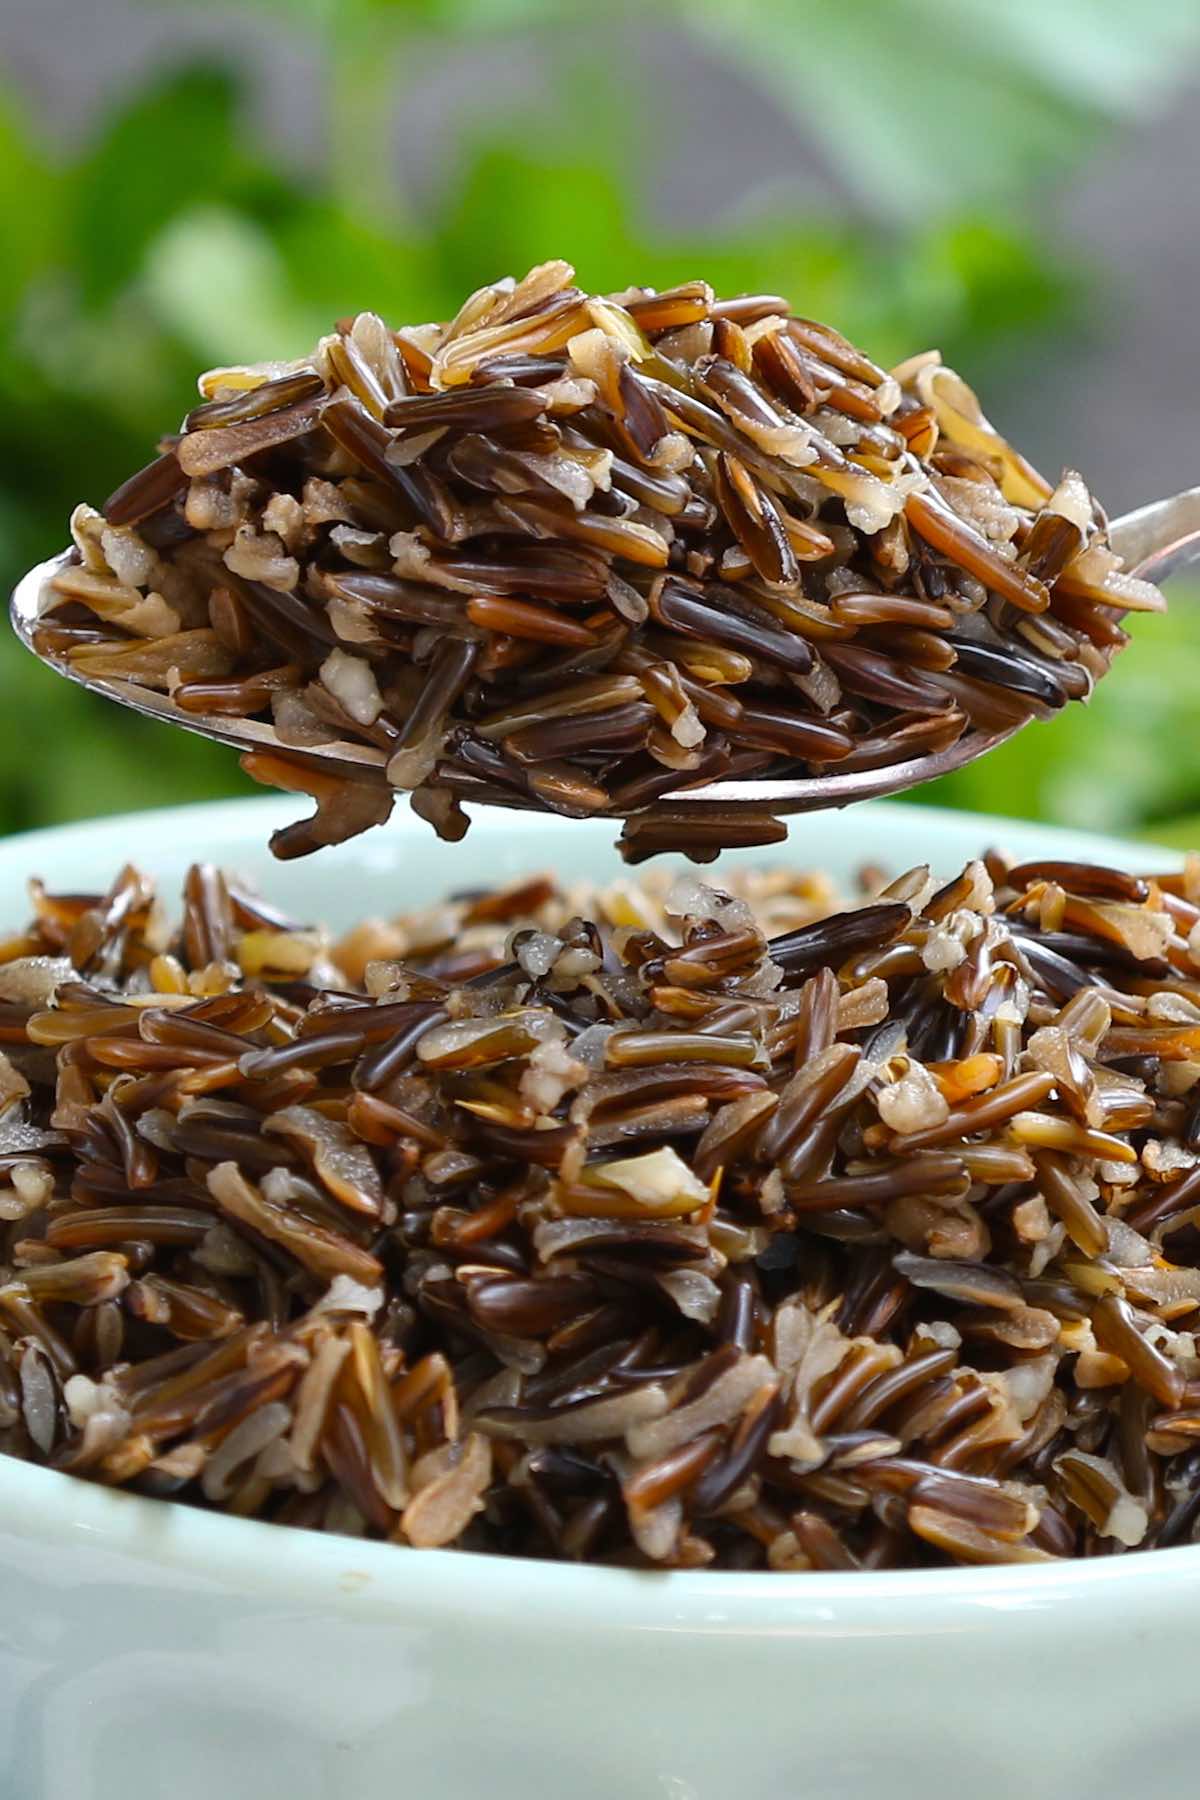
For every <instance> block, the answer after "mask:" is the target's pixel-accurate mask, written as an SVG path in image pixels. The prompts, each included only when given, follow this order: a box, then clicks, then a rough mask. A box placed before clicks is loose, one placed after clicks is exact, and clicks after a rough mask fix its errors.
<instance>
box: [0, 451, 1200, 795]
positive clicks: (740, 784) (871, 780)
mask: <svg viewBox="0 0 1200 1800" xmlns="http://www.w3.org/2000/svg"><path fill="white" fill-rule="evenodd" d="M1109 541H1110V543H1111V545H1112V548H1113V549H1114V550H1115V551H1116V553H1117V554H1118V555H1119V556H1120V557H1121V558H1122V559H1123V561H1124V565H1125V569H1126V572H1127V573H1129V574H1131V575H1139V576H1141V577H1143V578H1144V579H1146V580H1148V581H1162V580H1164V579H1165V578H1166V577H1167V576H1168V575H1170V574H1171V573H1172V572H1173V571H1175V570H1176V569H1180V568H1184V567H1186V566H1187V565H1188V564H1189V563H1191V562H1193V561H1197V560H1200V487H1195V488H1189V489H1187V490H1186V491H1185V492H1183V493H1181V494H1175V495H1172V497H1171V498H1170V499H1166V500H1155V501H1152V502H1151V503H1150V504H1149V505H1148V506H1142V507H1139V508H1138V509H1137V511H1136V512H1131V513H1126V514H1125V516H1124V517H1123V518H1120V519H1116V520H1114V521H1113V522H1112V523H1111V524H1110V525H1109ZM67 560H68V553H67V552H64V553H63V554H62V555H61V556H56V557H52V558H51V559H50V561H49V562H44V563H39V564H38V565H37V567H35V568H33V569H30V571H29V573H28V574H27V575H25V576H24V577H23V578H22V580H21V581H20V582H18V584H17V586H16V588H15V589H14V591H13V596H12V602H11V605H10V614H11V618H12V624H13V629H14V630H15V632H16V634H17V636H18V637H19V638H20V640H21V642H22V643H23V644H24V645H25V647H26V648H27V649H28V650H31V651H32V652H33V654H34V655H35V656H39V657H40V660H42V661H43V662H45V663H46V664H47V666H48V667H50V668H52V669H54V670H55V671H56V672H57V673H58V674H60V675H65V676H67V677H68V679H69V680H71V681H77V682H78V683H79V684H80V686H81V687H85V688H89V689H90V690H91V691H92V692H93V693H97V694H103V695H104V697H105V699H107V700H115V701H116V702H117V703H118V705H120V706H128V707H130V708H131V709H132V710H133V711H134V712H139V713H144V714H146V715H147V717H149V718H152V719H165V720H166V721H168V722H169V723H170V724H173V725H179V726H182V727H183V729H184V730H185V731H194V732H196V733H198V734H199V736H201V737H207V738H213V739H214V740H215V741H216V742H217V743H221V744H229V745H231V746H232V747H233V748H234V749H235V750H258V751H278V752H280V753H282V754H284V755H286V756H288V757H289V758H291V759H292V760H293V761H301V762H304V763H307V764H309V765H310V766H313V767H316V768H319V769H321V770H323V771H324V772H326V773H327V774H333V775H338V776H341V777H346V778H350V779H354V780H360V781H383V780H384V779H385V774H384V770H385V765H386V763H387V756H386V754H385V752H384V751H382V750H379V749H376V748H375V747H374V746H372V745H369V744H355V743H350V742H347V741H346V740H344V739H338V740H336V741H334V742H332V743H328V744H321V745H315V746H313V747H312V748H311V749H306V750H304V751H297V750H296V749H294V748H292V747H291V746H288V745H285V744H283V743H281V742H280V740H279V737H278V736H277V734H276V731H275V727H274V726H273V725H271V724H268V723H266V722H265V721H263V720H261V719H231V718H224V717H221V716H219V715H215V714H197V713H190V712H185V711H184V710H183V708H182V707H179V706H177V705H176V704H175V702H174V701H173V700H172V699H171V698H170V696H169V695H168V694H160V693H157V692H156V691H155V690H153V689H151V688H144V687H139V686H137V685H136V684H135V683H133V682H129V681H120V680H104V679H97V678H95V677H88V676H86V675H83V674H81V673H80V672H79V671H78V670H77V669H75V668H73V667H72V666H71V665H70V663H69V662H67V660H66V659H65V658H57V657H53V656H48V655H41V653H40V652H39V650H38V649H37V646H36V644H35V642H34V633H35V631H36V628H37V626H38V623H39V621H40V618H41V615H42V611H43V605H44V597H45V596H46V595H47V592H48V584H49V583H50V581H51V580H52V579H53V578H54V576H55V575H56V574H57V573H58V572H59V570H60V569H61V568H62V567H63V566H64V565H65V563H66V562H67ZM1027 723H1028V720H1022V721H1020V723H1018V724H1016V725H1013V726H1011V727H1010V728H1009V729H1007V730H1005V731H992V732H986V731H980V730H975V731H967V732H964V734H963V736H962V737H960V738H959V739H958V741H957V742H956V743H954V744H952V745H951V746H950V747H949V749H947V750H941V751H936V752H933V753H931V754H929V755H925V756H919V757H914V758H912V759H911V760H910V761H908V762H902V763H893V764H891V765H890V766H888V767H885V768H881V769H861V770H855V771H852V772H851V773H849V774H841V775H839V774H838V773H837V771H836V767H835V768H834V770H833V772H831V773H830V774H827V775H818V776H799V777H788V778H786V779H781V780H775V781H772V780H753V779H748V780H741V781H714V782H710V783H709V784H708V785H707V786H704V787H690V788H681V789H680V790H679V791H678V792H677V793H674V794H669V795H666V796H665V797H664V799H663V800H661V801H659V802H657V803H656V805H664V804H678V803H680V802H687V803H689V804H690V803H692V802H699V803H701V804H703V803H713V804H717V805H721V806H725V807H729V806H734V807H736V806H738V805H749V804H753V805H754V806H755V807H756V808H757V809H759V810H760V811H761V810H762V809H763V808H764V807H769V808H770V809H772V810H774V811H776V812H782V813H800V812H815V811H819V810H820V809H821V808H823V807H827V806H846V805H848V804H849V803H850V802H851V801H853V800H869V799H874V798H876V797H877V796H879V795H881V794H895V793H899V792H901V791H902V790H903V789H904V788H910V787H913V786H915V785H916V784H917V783H918V782H922V781H929V780H932V779H933V778H934V777H935V776H937V775H946V774H949V773H950V772H951V770H953V769H961V768H963V767H965V765H966V764H967V763H970V762H974V760H975V758H976V757H977V756H982V755H983V754H984V753H985V751H988V750H991V749H992V748H994V746H995V745H997V744H1000V743H1003V742H1004V740H1005V739H1006V738H1010V737H1012V736H1013V735H1014V734H1015V733H1016V732H1017V731H1020V730H1021V728H1022V726H1023V725H1024V724H1027ZM462 798H464V799H468V800H469V799H470V795H469V794H465V793H464V794H463V795H462ZM647 810H652V809H647Z"/></svg>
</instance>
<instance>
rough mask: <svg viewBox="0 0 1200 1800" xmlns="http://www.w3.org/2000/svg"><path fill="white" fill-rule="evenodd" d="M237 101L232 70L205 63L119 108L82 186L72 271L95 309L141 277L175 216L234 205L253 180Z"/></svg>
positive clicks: (79, 180) (82, 169)
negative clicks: (230, 201)
mask: <svg viewBox="0 0 1200 1800" xmlns="http://www.w3.org/2000/svg"><path fill="white" fill-rule="evenodd" d="M238 104H239V92H238V86H237V83H236V82H235V81H234V79H233V76H232V75H231V74H230V73H229V71H228V70H227V69H224V68H220V67H216V66H209V65H205V64H199V65H193V66H191V67H188V68H184V69H181V70H177V71H175V72H173V73H172V74H170V75H168V76H166V77H163V78H161V79H159V80H157V81H155V82H153V83H152V84H151V85H150V86H149V87H147V88H146V89H144V90H142V91H141V92H139V93H137V94H135V96H134V97H133V99H132V100H125V101H124V102H123V103H119V104H118V105H117V107H116V108H115V110H114V111H113V112H112V114H111V115H110V117H109V120H108V123H107V126H106V128H105V129H104V130H103V131H102V133H101V135H100V137H99V140H98V142H97V143H96V144H95V145H94V147H93V148H92V149H91V150H90V152H89V153H88V154H87V155H86V156H85V158H84V159H83V161H82V162H81V163H80V165H79V167H78V169H77V171H76V174H75V180H74V193H73V197H72V200H73V204H72V215H73V238H74V245H73V248H74V267H75V272H76V274H77V275H78V277H79V280H80V284H81V287H82V291H83V295H84V298H85V300H86V301H87V303H88V304H89V305H92V306H95V307H99V306H101V305H103V304H104V303H105V302H107V301H109V300H111V299H112V297H113V296H114V295H115V294H116V293H117V292H118V291H119V290H120V289H121V288H122V287H124V286H125V285H126V283H127V282H128V281H129V280H130V279H131V277H133V276H135V275H136V274H137V273H138V271H139V269H140V267H141V264H142V260H143V258H144V256H145V254H146V251H147V249H148V248H149V246H150V244H151V243H152V242H153V241H154V239H155V238H156V237H157V236H158V234H159V232H161V231H162V230H163V228H164V227H165V226H166V225H167V223H168V222H169V221H170V220H171V219H174V218H177V217H179V216H180V215H181V214H184V213H188V212H192V211H194V210H195V209H196V208H197V207H198V206H200V205H202V204H205V203H208V204H212V203H215V202H219V201H222V200H224V199H226V198H227V197H228V196H229V195H230V194H231V193H232V192H234V191H235V190H236V189H237V188H238V187H239V186H240V185H241V184H242V183H243V182H244V181H246V180H247V179H248V177H249V174H250V168H249V165H248V164H246V163H245V162H243V160H242V158H241V154H240V151H239V149H238V145H237V109H238Z"/></svg>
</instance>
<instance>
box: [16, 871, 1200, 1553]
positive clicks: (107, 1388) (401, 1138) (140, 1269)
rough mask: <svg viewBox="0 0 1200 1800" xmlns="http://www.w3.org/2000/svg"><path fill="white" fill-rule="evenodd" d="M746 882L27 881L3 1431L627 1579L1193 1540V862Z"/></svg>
mask: <svg viewBox="0 0 1200 1800" xmlns="http://www.w3.org/2000/svg"><path fill="white" fill-rule="evenodd" d="M734 882H735V891H733V892H730V893H724V892H715V891H714V890H712V889H707V888H704V887H702V886H701V884H700V883H699V882H698V881H697V880H696V879H695V878H694V877H692V876H687V877H685V878H683V880H681V881H680V882H679V883H678V884H677V885H676V886H675V887H674V888H673V889H670V888H669V883H668V880H667V879H661V878H659V876H658V873H657V872H654V873H653V874H652V876H651V878H650V879H649V880H648V881H647V882H646V883H645V884H644V885H643V886H641V887H636V888H635V887H634V886H632V885H631V884H630V883H629V882H628V881H622V882H618V883H615V884H613V885H612V886H611V887H608V888H602V889H599V890H592V891H591V892H587V891H584V890H576V891H572V892H567V893H564V892H562V891H561V890H560V889H558V888H557V887H556V886H555V883H554V882H553V881H552V880H550V879H546V878H541V877H537V878H533V879H530V880H528V881H526V882H524V883H522V884H520V885H519V886H518V887H516V888H510V889H508V890H505V891H500V892H476V893H473V894H469V895H465V896H459V897H457V898H455V899H452V900H450V901H447V902H446V903H444V904H443V905H441V906H436V907H433V908H428V909H426V910H425V911H423V912H421V913H410V914H408V915H407V916H403V917H401V918H399V919H398V920H394V921H391V922H388V923H383V922H379V921H375V922H370V923H367V924H364V925H362V926H360V927H359V928H358V929H357V930H356V931H353V932H351V933H350V934H349V935H348V936H347V937H345V938H343V939H342V940H341V941H340V942H338V943H334V944H330V943H329V942H328V941H327V940H325V939H324V938H323V937H322V935H321V934H320V933H319V932H317V931H314V930H312V929H310V928H308V927H307V926H305V925H304V923H303V922H298V921H292V920H289V919H286V918H283V917H281V916H280V915H279V914H278V913H275V912H274V911H272V909H271V908H269V907H268V906H266V905H265V904H264V903H263V902H262V901H261V900H259V899H258V898H257V897H255V896H254V895H251V894H249V893H247V892H245V891H243V890H242V889H240V888H239V887H237V886H236V885H235V884H233V883H227V882H226V881H225V880H224V879H223V878H222V877H221V875H220V874H218V873H217V872H216V871H215V870H214V869H212V868H205V867H197V868H194V869H193V870H192V871H191V873H190V874H189V876H188V878H187V883H186V890H185V896H184V912H183V919H182V923H181V925H179V926H178V927H173V926H172V924H171V923H170V921H169V920H168V918H167V916H166V914H165V912H164V911H163V910H162V908H161V907H160V906H159V904H158V902H157V901H156V899H155V895H154V892H153V889H152V887H151V884H150V883H149V882H148V881H146V880H145V879H144V878H143V877H141V876H140V875H139V874H138V873H137V871H136V870H134V869H132V868H128V867H127V868H125V869H122V870H121V871H120V872H119V873H118V875H117V877H116V879H115V881H114V882H113V884H112V886H111V887H110V888H109V889H108V891H107V892H106V893H103V894H70V895H53V894H48V893H46V892H45V891H44V890H43V889H42V888H41V887H40V886H39V885H38V884H36V883H35V884H34V889H33V892H34V903H35V912H34V917H33V919H32V921H31V922H30V923H29V925H28V926H27V927H26V928H25V930H24V931H21V932H18V933H16V934H15V935H13V936H11V937H9V938H8V939H7V940H5V941H4V942H3V944H2V945H0V1038H2V1041H3V1052H2V1053H0V1453H3V1452H7V1453H8V1454H10V1455H14V1456H18V1457H23V1458H28V1459H32V1460H33V1461H36V1462H38V1463H42V1464H45V1465H47V1466H49V1467H50V1468H53V1469H56V1470H59V1471H63V1472H65V1473H69V1474H73V1475H77V1476H83V1477H86V1478H87V1479H89V1480H92V1481H98V1482H102V1483H105V1484H108V1485H110V1486H125V1487H129V1488H132V1489H135V1490H137V1491H138V1492H141V1493H143V1494H147V1495H157V1496H162V1497H170V1498H175V1499H178V1500H183V1501H188V1502H192V1503H194V1504H199V1505H204V1506H208V1507H214V1508H219V1509H224V1510H228V1511H230V1512H233V1513H235V1514H238V1515H241V1516H255V1517H259V1518H261V1519H264V1520H268V1521H275V1522H277V1523H280V1524H291V1525H299V1526H305V1527H308V1528H311V1529H315V1530H327V1531H335V1532H348V1533H353V1534H358V1535H366V1536H370V1537H373V1538H378V1539H385V1540H390V1541H392V1542H395V1543H398V1544H407V1545H413V1546H422V1547H423V1546H435V1545H454V1546H456V1547H458V1548H462V1549H465V1550H481V1551H492V1552H499V1553H502V1554H515V1555H533V1556H544V1557H554V1558H562V1559H573V1560H589V1561H595V1562H602V1563H617V1564H633V1565H635V1566H642V1567H645V1566H676V1567H689V1568H700V1567H704V1566H712V1567H718V1568H734V1569H763V1570H807V1569H838V1570H856V1569H876V1568H892V1567H904V1566H911V1565H922V1564H938V1563H944V1562H946V1561H952V1562H959V1563H979V1562H984V1563H1008V1562H1019V1563H1030V1562H1043V1561H1047V1560H1051V1559H1054V1558H1060V1557H1070V1556H1076V1555H1087V1556H1093V1555H1112V1554H1121V1553H1123V1552H1125V1551H1126V1550H1129V1549H1133V1548H1151V1547H1167V1546H1170V1545H1173V1544H1182V1543H1189V1542H1195V1541H1197V1539H1198V1538H1200V1338H1198V1337H1197V1331H1198V1329H1200V1104H1198V1100H1197V1096H1198V1095H1200V866H1192V865H1189V866H1188V868H1187V869H1186V870H1185V871H1184V872H1183V873H1182V874H1171V875H1163V876H1159V877H1157V878H1153V877H1146V878H1144V879H1143V878H1141V877H1138V876H1135V875H1129V874H1126V873H1124V872H1122V871H1120V870H1117V869H1110V868H1098V867H1091V866H1087V865H1083V864H1072V863H1061V862H1044V863H1040V864H1024V865H1020V866H1013V865H1012V864H1011V863H1009V862H1008V861H1007V860H1006V859H1004V858H1003V857H1000V856H996V855H991V856H989V857H987V858H986V859H985V860H984V861H981V862H973V863H971V864H970V865H968V867H967V868H966V869H965V870H964V871H963V872H962V874H961V875H959V876H958V877H957V878H955V879H953V880H951V881H949V882H948V883H946V884H945V885H943V886H938V885H937V883H936V882H935V881H933V880H932V879H931V878H930V876H929V872H928V870H926V869H916V870H913V871H911V872H910V873H909V874H907V875H905V876H902V877H900V878H899V879H898V880H895V881H892V882H891V883H890V884H889V885H887V886H883V887H880V886H879V885H878V884H876V885H875V886H873V887H872V889H871V890H870V891H868V892H866V893H864V894H863V895H862V896H860V898H859V899H858V902H857V904H850V905H849V906H847V904H846V902H844V901H841V902H839V900H838V898H837V896H836V894H835V892H834V890H833V888H832V885H831V884H830V883H828V882H823V881H821V880H820V879H813V878H811V877H807V878H806V877H802V876H799V875H797V874H795V873H792V872H788V871H780V872H778V873H774V874H760V875H755V874H748V873H745V872H739V873H738V874H737V875H736V877H735V878H734ZM2 1485H3V1478H2V1476H0V1487H2Z"/></svg>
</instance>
